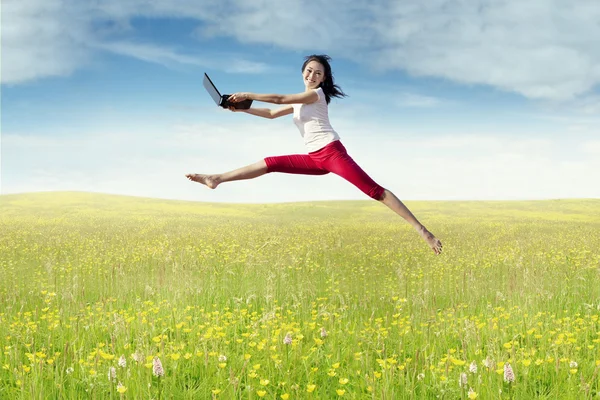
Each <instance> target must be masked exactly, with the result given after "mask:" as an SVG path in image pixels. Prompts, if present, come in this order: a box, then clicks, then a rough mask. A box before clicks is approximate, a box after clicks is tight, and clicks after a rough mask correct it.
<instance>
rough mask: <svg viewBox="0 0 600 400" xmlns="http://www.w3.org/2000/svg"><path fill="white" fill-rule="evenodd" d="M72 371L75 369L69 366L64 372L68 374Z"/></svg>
mask: <svg viewBox="0 0 600 400" xmlns="http://www.w3.org/2000/svg"><path fill="white" fill-rule="evenodd" d="M73 371H75V370H74V369H73V367H69V368H67V370H66V371H65V372H66V373H67V375H70V374H72V373H73Z"/></svg>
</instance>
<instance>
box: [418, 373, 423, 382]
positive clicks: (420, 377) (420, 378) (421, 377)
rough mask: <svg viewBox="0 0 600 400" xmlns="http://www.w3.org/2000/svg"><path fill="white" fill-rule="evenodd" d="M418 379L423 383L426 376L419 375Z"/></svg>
mask: <svg viewBox="0 0 600 400" xmlns="http://www.w3.org/2000/svg"><path fill="white" fill-rule="evenodd" d="M417 379H418V380H420V381H422V380H423V379H425V374H424V373H422V372H421V373H420V374H419V375H417Z"/></svg>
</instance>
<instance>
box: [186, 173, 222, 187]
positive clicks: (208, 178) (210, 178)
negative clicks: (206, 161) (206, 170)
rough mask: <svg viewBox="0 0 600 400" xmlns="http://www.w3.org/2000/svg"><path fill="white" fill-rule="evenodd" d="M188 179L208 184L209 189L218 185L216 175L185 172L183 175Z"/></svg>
mask: <svg viewBox="0 0 600 400" xmlns="http://www.w3.org/2000/svg"><path fill="white" fill-rule="evenodd" d="M185 176H186V177H187V178H188V179H189V180H190V181H194V182H198V183H201V184H203V185H206V186H208V187H209V188H211V189H214V188H216V187H217V186H219V183H221V182H219V180H218V178H217V176H216V175H203V174H186V175H185Z"/></svg>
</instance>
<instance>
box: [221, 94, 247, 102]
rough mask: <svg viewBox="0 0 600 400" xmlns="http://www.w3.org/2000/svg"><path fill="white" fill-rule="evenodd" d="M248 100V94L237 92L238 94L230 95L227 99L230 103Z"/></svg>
mask: <svg viewBox="0 0 600 400" xmlns="http://www.w3.org/2000/svg"><path fill="white" fill-rule="evenodd" d="M249 99H250V93H247V92H239V93H234V94H230V95H229V97H228V98H227V101H228V102H230V103H238V102H240V101H244V100H249Z"/></svg>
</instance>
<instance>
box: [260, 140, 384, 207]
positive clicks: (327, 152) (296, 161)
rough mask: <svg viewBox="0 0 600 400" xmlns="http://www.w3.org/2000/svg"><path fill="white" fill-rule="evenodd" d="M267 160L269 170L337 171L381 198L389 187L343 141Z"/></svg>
mask: <svg viewBox="0 0 600 400" xmlns="http://www.w3.org/2000/svg"><path fill="white" fill-rule="evenodd" d="M265 163H266V164H267V173H269V172H283V173H287V174H302V175H326V174H328V173H330V172H333V173H334V174H336V175H339V176H341V177H342V178H344V179H346V180H347V181H348V182H350V183H352V184H353V185H354V186H356V187H357V188H359V189H360V190H361V191H362V192H363V193H365V194H366V195H367V196H369V197H371V198H373V199H375V200H380V199H381V197H382V196H383V191H384V190H385V189H384V188H382V187H381V186H379V185H378V184H377V183H375V181H373V179H371V177H370V176H369V175H367V173H366V172H365V171H363V170H362V168H360V167H359V166H358V164H357V163H356V162H355V161H354V160H353V159H352V158H351V157H350V156H349V155H348V153H347V152H346V148H345V147H344V145H343V144H342V143H341V142H340V141H339V140H336V141H333V142H331V143H329V144H328V145H327V146H325V147H323V148H322V149H320V150H317V151H314V152H312V153H308V154H294V155H289V156H277V157H267V158H265Z"/></svg>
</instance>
